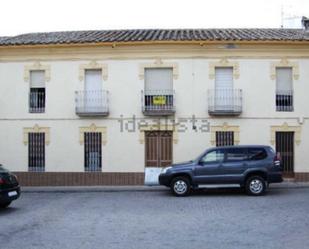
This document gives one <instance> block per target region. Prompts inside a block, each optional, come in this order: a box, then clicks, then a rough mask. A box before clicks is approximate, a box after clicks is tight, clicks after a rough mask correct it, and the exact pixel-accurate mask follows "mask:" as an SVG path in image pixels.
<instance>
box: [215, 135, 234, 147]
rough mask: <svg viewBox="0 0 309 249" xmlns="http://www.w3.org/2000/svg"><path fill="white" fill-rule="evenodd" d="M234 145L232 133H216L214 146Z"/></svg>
mask: <svg viewBox="0 0 309 249" xmlns="http://www.w3.org/2000/svg"><path fill="white" fill-rule="evenodd" d="M230 145H234V132H233V131H216V146H217V147H218V146H230Z"/></svg>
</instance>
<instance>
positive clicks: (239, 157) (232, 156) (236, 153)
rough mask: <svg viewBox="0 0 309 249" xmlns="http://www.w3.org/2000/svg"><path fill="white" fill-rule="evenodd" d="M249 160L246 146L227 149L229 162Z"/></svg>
mask: <svg viewBox="0 0 309 249" xmlns="http://www.w3.org/2000/svg"><path fill="white" fill-rule="evenodd" d="M245 160H247V149H245V148H230V149H227V150H226V161H227V162H240V161H245Z"/></svg>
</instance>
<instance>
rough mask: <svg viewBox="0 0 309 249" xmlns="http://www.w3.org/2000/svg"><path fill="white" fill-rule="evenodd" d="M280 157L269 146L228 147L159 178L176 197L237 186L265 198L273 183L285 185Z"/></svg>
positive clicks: (176, 166) (168, 170) (208, 152)
mask: <svg viewBox="0 0 309 249" xmlns="http://www.w3.org/2000/svg"><path fill="white" fill-rule="evenodd" d="M282 181H283V179H282V167H281V162H280V156H279V154H277V153H276V152H275V151H274V150H273V149H272V148H271V147H270V146H261V145H257V146H253V145H250V146H225V147H215V148H211V149H208V150H206V151H205V152H204V153H202V154H201V155H200V156H199V157H197V158H196V159H195V160H192V161H189V162H184V163H178V164H173V165H171V166H170V167H166V168H164V169H163V170H162V172H161V174H160V175H159V183H160V185H164V186H167V187H170V188H171V190H172V192H173V193H174V194H175V195H176V196H186V195H188V194H189V193H190V191H191V190H192V189H197V188H200V187H203V185H204V186H211V185H212V186H215V187H216V186H218V185H222V186H228V185H233V186H234V185H235V184H237V186H239V187H241V188H244V189H245V191H246V193H247V194H249V195H254V196H258V195H262V194H264V193H265V191H266V188H267V187H268V185H269V184H270V183H278V182H282Z"/></svg>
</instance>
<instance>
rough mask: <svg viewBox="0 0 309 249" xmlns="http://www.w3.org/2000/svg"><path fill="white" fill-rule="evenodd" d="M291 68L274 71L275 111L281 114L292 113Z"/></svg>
mask: <svg viewBox="0 0 309 249" xmlns="http://www.w3.org/2000/svg"><path fill="white" fill-rule="evenodd" d="M292 75H293V72H292V68H290V67H286V68H277V69H276V87H277V90H276V110H277V111H279V112H280V111H281V112H292V111H293V109H294V108H293V84H292V83H293V82H292Z"/></svg>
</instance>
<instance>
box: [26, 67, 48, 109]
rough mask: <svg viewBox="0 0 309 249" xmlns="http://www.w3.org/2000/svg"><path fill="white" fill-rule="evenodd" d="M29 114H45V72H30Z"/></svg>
mask: <svg viewBox="0 0 309 249" xmlns="http://www.w3.org/2000/svg"><path fill="white" fill-rule="evenodd" d="M29 112H31V113H43V112H45V71H44V70H34V71H30V94H29Z"/></svg>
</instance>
